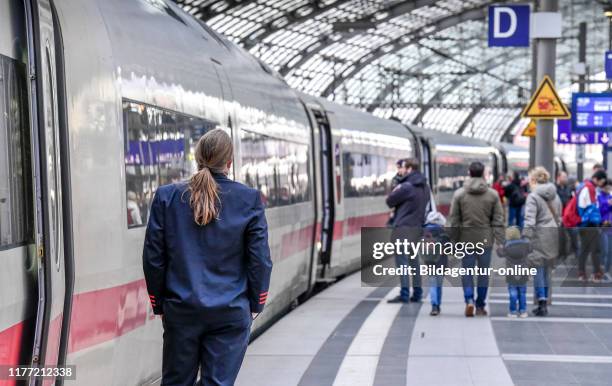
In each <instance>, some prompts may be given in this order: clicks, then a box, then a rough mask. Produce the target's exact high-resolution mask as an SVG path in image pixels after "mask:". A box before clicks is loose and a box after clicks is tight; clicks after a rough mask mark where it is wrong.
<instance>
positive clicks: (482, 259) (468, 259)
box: [461, 247, 492, 308]
mask: <svg viewBox="0 0 612 386" xmlns="http://www.w3.org/2000/svg"><path fill="white" fill-rule="evenodd" d="M491 252H492V248H490V247H489V248H485V249H484V253H483V254H482V255H479V254H472V255H466V256H465V257H464V258H463V259H462V261H461V266H462V267H463V268H474V267H475V266H476V265H478V267H480V268H489V267H490V266H491ZM461 282H462V284H463V296H464V297H465V303H466V304H469V303H474V277H473V276H472V275H463V276H462V277H461ZM476 283H477V287H478V288H477V293H478V297H477V298H476V307H478V308H484V307H485V306H486V300H487V290H488V288H489V276H488V275H478V279H477V280H476Z"/></svg>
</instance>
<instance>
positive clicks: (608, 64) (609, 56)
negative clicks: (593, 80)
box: [605, 51, 612, 79]
mask: <svg viewBox="0 0 612 386" xmlns="http://www.w3.org/2000/svg"><path fill="white" fill-rule="evenodd" d="M605 68H606V79H612V51H606V59H605Z"/></svg>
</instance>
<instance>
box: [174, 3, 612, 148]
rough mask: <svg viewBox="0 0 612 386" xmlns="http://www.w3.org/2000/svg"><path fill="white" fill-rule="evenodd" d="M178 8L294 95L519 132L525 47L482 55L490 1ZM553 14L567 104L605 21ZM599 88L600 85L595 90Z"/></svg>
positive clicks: (488, 133)
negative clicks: (582, 44) (581, 38)
mask: <svg viewBox="0 0 612 386" xmlns="http://www.w3.org/2000/svg"><path fill="white" fill-rule="evenodd" d="M175 1H176V3H178V4H179V5H180V6H182V7H183V8H184V9H185V10H186V11H187V12H189V13H192V14H193V15H195V16H196V17H199V18H200V19H201V20H203V21H205V22H207V23H208V24H209V25H210V26H211V27H212V28H213V29H214V30H216V31H217V32H219V33H222V34H224V35H226V36H227V37H228V38H229V39H230V40H232V41H234V42H236V43H238V44H239V45H242V46H243V47H245V48H246V49H248V50H249V51H250V52H251V53H252V54H254V55H255V56H257V57H259V58H261V59H262V60H263V61H265V62H266V63H268V64H269V65H270V67H271V68H273V69H275V70H276V71H278V72H279V73H280V74H281V75H282V76H284V77H285V79H286V80H287V83H288V84H289V85H290V86H291V87H294V88H296V89H298V90H301V91H305V92H307V93H311V94H313V95H320V96H324V97H327V98H329V99H333V100H335V101H337V102H340V103H345V104H349V105H352V106H355V107H357V108H360V109H364V110H367V111H370V112H373V113H375V114H376V115H378V116H381V117H387V118H388V117H391V116H393V117H396V118H399V119H400V120H402V121H403V122H406V123H413V124H419V125H423V126H425V127H427V128H430V129H438V130H443V131H448V132H457V131H458V130H461V131H462V133H463V134H465V135H473V136H476V137H480V138H485V139H494V140H497V139H499V138H501V137H502V136H503V135H504V134H513V133H515V132H516V130H519V129H520V128H521V125H520V123H521V121H520V120H518V119H517V116H518V114H519V113H520V111H521V110H520V107H519V106H521V105H524V104H525V103H526V102H527V100H528V98H529V96H530V93H531V92H530V89H531V66H532V60H531V54H532V49H531V48H506V47H505V48H489V47H487V25H486V10H487V6H488V5H489V4H492V3H496V1H489V0H418V1H414V0H403V1H402V0H324V1H322V0H319V1H315V0H242V1H237V0H222V1H221V0H175ZM559 6H560V12H561V13H562V14H563V23H564V26H563V38H562V39H558V41H557V68H556V83H557V87H558V88H559V89H562V90H564V92H563V93H562V98H564V99H565V100H566V101H567V100H568V98H569V96H570V92H571V91H572V90H576V89H577V86H576V83H572V82H573V81H575V75H574V74H573V71H574V67H575V64H576V63H577V61H578V57H577V51H578V42H577V38H576V37H577V34H578V32H577V31H578V24H579V23H580V22H582V21H585V22H587V23H588V39H587V40H588V49H587V66H588V68H589V71H590V73H592V74H599V73H601V72H602V71H603V69H602V65H603V60H602V58H603V50H604V49H605V47H607V46H608V41H607V38H608V36H607V34H608V20H607V18H606V17H605V16H604V14H603V5H602V3H601V2H598V1H586V0H559ZM600 85H601V87H607V85H606V84H596V85H593V86H592V87H593V89H595V88H597V87H599V86H600ZM468 118H469V119H468ZM466 119H467V121H466ZM517 122H518V123H517Z"/></svg>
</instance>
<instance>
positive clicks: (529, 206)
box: [523, 166, 562, 316]
mask: <svg viewBox="0 0 612 386" xmlns="http://www.w3.org/2000/svg"><path fill="white" fill-rule="evenodd" d="M529 185H530V187H531V193H529V195H528V196H527V201H526V202H525V223H524V228H523V235H524V236H525V237H526V238H527V239H529V240H530V241H531V245H532V247H533V251H532V252H531V253H530V255H529V261H530V264H531V265H532V266H533V267H535V268H536V270H537V273H536V276H535V278H534V282H533V285H534V297H535V298H536V299H538V307H537V308H536V309H534V310H533V313H534V314H535V315H536V316H546V315H547V314H548V310H547V306H546V304H547V301H548V286H549V285H550V277H549V276H550V268H551V267H552V266H553V263H554V261H555V259H556V258H557V257H558V255H559V225H560V223H561V220H560V216H561V209H562V206H561V199H560V198H559V196H558V195H557V189H556V187H555V185H554V184H553V183H551V182H550V174H549V173H548V171H546V169H544V168H543V167H541V166H538V167H536V168H534V169H533V170H531V172H529Z"/></svg>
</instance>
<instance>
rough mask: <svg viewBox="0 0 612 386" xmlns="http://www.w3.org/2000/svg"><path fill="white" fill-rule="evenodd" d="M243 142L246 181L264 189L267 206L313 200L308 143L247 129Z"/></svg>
mask: <svg viewBox="0 0 612 386" xmlns="http://www.w3.org/2000/svg"><path fill="white" fill-rule="evenodd" d="M241 143H242V145H241V150H242V167H241V171H240V173H241V176H242V180H243V181H244V182H245V184H246V185H248V186H250V187H253V188H255V189H257V190H259V191H260V192H261V196H262V200H263V202H264V204H265V205H266V207H268V208H271V207H275V206H281V205H290V204H296V203H300V202H304V201H309V200H310V199H311V194H310V176H309V172H308V160H309V157H308V146H307V145H305V144H301V143H297V142H292V141H287V140H284V139H278V138H273V137H269V136H266V135H262V134H257V133H253V132H250V131H246V130H242V131H241Z"/></svg>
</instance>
